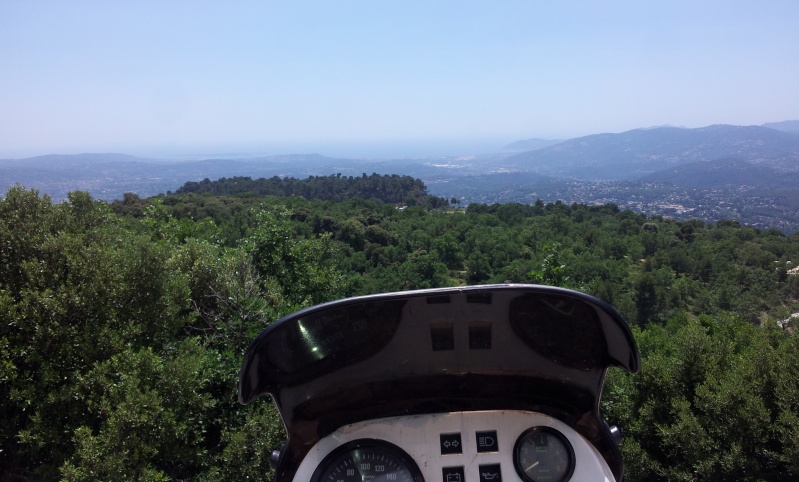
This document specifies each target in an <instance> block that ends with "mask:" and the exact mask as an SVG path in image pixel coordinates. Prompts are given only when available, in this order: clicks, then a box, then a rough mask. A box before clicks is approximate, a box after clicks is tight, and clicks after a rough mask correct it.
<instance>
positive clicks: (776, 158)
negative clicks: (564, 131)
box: [503, 125, 799, 180]
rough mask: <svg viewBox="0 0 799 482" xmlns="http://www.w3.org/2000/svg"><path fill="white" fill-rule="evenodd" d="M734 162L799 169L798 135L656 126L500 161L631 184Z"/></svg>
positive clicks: (734, 128) (762, 130)
mask: <svg viewBox="0 0 799 482" xmlns="http://www.w3.org/2000/svg"><path fill="white" fill-rule="evenodd" d="M718 159H737V160H741V161H747V162H751V163H757V164H763V165H768V166H771V167H774V168H775V169H778V170H785V171H795V170H799V135H796V134H793V133H789V132H783V131H778V130H775V129H770V128H768V127H763V126H731V125H714V126H709V127H702V128H698V129H684V128H678V127H659V128H654V129H637V130H632V131H628V132H623V133H621V134H596V135H591V136H585V137H580V138H577V139H571V140H568V141H564V142H561V143H559V144H555V145H553V146H549V147H545V148H543V149H537V150H534V151H530V152H524V153H521V154H516V155H514V156H511V157H508V158H506V159H504V160H503V163H504V164H505V165H506V166H508V167H511V166H512V167H515V168H516V169H519V170H524V171H535V172H540V173H544V174H549V175H555V176H560V177H573V178H577V179H581V180H621V179H624V180H631V179H638V178H641V177H643V176H649V175H651V174H653V173H655V172H657V171H662V170H666V169H671V168H673V167H676V166H680V165H683V164H689V163H692V162H699V161H713V160H718Z"/></svg>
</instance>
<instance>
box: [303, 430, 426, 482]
mask: <svg viewBox="0 0 799 482" xmlns="http://www.w3.org/2000/svg"><path fill="white" fill-rule="evenodd" d="M367 480H368V481H370V482H424V479H423V478H422V474H421V472H419V467H418V466H417V465H416V463H415V462H414V461H413V459H411V458H410V456H409V455H408V454H406V453H405V452H404V451H403V450H402V449H400V448H399V447H397V446H396V445H393V444H390V443H388V442H384V441H382V440H372V439H362V440H354V441H352V442H349V443H347V444H344V445H342V446H341V447H339V448H338V449H336V450H334V451H333V452H331V453H330V455H328V456H327V457H325V459H324V460H323V461H322V463H321V464H319V467H317V469H316V471H315V472H314V474H313V477H312V479H311V481H312V482H363V481H367Z"/></svg>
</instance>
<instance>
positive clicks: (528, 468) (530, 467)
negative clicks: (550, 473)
mask: <svg viewBox="0 0 799 482" xmlns="http://www.w3.org/2000/svg"><path fill="white" fill-rule="evenodd" d="M538 462H541V461H540V460H539V461H538ZM538 462H536V463H534V464H533V465H531V466H529V467H527V468H526V469H524V471H525V472H527V471H528V470H530V469H532V468H533V467H535V466H536V465H538Z"/></svg>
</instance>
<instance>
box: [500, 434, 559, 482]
mask: <svg viewBox="0 0 799 482" xmlns="http://www.w3.org/2000/svg"><path fill="white" fill-rule="evenodd" d="M513 464H514V466H515V467H516V472H518V473H519V476H520V477H521V478H522V480H524V481H526V482H566V481H567V480H569V479H570V478H571V476H572V474H573V473H574V449H573V448H572V446H571V444H570V443H569V441H568V440H567V439H566V437H565V436H564V435H563V434H562V433H560V432H558V431H557V430H555V429H554V428H551V427H533V428H531V429H529V430H527V431H526V432H524V433H523V434H521V435H520V436H519V439H518V440H516V446H515V448H514V450H513Z"/></svg>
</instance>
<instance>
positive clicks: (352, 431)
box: [293, 410, 615, 482]
mask: <svg viewBox="0 0 799 482" xmlns="http://www.w3.org/2000/svg"><path fill="white" fill-rule="evenodd" d="M533 427H550V428H552V429H555V430H556V431H558V432H560V433H561V434H562V435H564V436H565V437H566V439H567V440H568V442H569V443H570V444H571V447H572V449H573V451H574V472H573V474H572V476H571V478H570V479H569V480H570V481H572V482H584V481H592V482H593V481H599V482H611V481H615V479H614V478H613V474H612V472H611V471H610V469H609V467H608V466H607V464H606V463H605V460H604V459H603V458H602V456H601V455H600V454H599V452H597V450H596V449H595V448H594V447H593V446H592V445H591V444H590V443H589V442H588V441H587V440H585V439H584V438H583V437H582V436H581V435H579V434H578V433H577V432H575V431H574V430H573V429H571V428H570V427H569V426H568V425H566V424H564V423H562V422H560V421H559V420H557V419H554V418H552V417H549V416H547V415H544V414H540V413H535V412H523V411H511V410H497V411H479V412H452V413H443V414H426V415H415V416H408V417H394V418H383V419H379V420H368V421H364V422H359V423H355V424H352V425H347V426H344V427H341V428H339V429H338V430H336V431H335V432H333V433H332V434H330V435H329V436H327V437H324V438H322V439H321V440H320V441H319V442H318V443H317V444H316V445H314V447H313V448H312V449H311V451H310V452H309V453H308V454H307V456H306V457H305V458H304V459H303V461H302V463H301V464H300V466H299V470H297V472H296V474H295V476H294V479H293V482H308V481H310V480H311V478H312V476H313V474H314V472H315V471H316V470H317V468H318V467H319V464H320V463H322V462H323V460H324V459H325V457H326V456H327V455H328V454H330V453H331V452H332V451H334V450H335V449H336V448H338V447H340V446H341V445H343V444H345V443H347V442H351V441H353V440H359V439H376V440H382V441H386V442H390V443H391V444H394V445H396V446H397V447H399V448H400V449H402V450H403V451H405V452H406V453H407V454H408V455H409V456H410V457H411V458H412V459H413V460H414V461H415V462H416V464H417V465H418V467H419V470H420V471H421V474H422V476H423V477H424V481H425V482H439V481H442V482H453V481H455V482H467V481H480V480H498V481H503V482H508V481H513V482H518V481H521V480H523V479H522V478H521V477H520V476H519V474H518V473H517V471H516V468H515V467H514V446H515V444H516V441H517V440H518V439H519V437H520V436H521V435H522V434H523V433H524V432H525V431H527V430H528V429H530V428H533ZM442 435H443V436H444V437H442ZM456 435H460V437H459V440H460V442H459V443H458V445H460V446H461V447H460V448H459V450H460V453H451V454H442V451H452V450H449V449H444V448H443V445H444V444H447V447H450V441H454V440H458V437H456ZM494 436H496V440H491V439H492V438H493V437H494ZM492 442H494V443H492ZM479 444H483V445H481V447H480V450H478V445H479ZM486 444H490V445H486ZM486 447H488V448H489V450H486ZM455 452H457V450H455ZM486 466H489V467H494V468H496V467H499V470H500V474H490V475H486V474H483V475H482V478H481V474H480V471H481V468H482V469H483V470H484V468H485V467H486ZM453 468H454V469H456V471H458V470H457V469H458V468H462V473H463V474H464V476H463V480H462V481H457V478H460V476H458V477H457V478H455V477H449V478H448V477H447V473H449V472H452V469H453ZM494 470H495V469H494Z"/></svg>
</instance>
